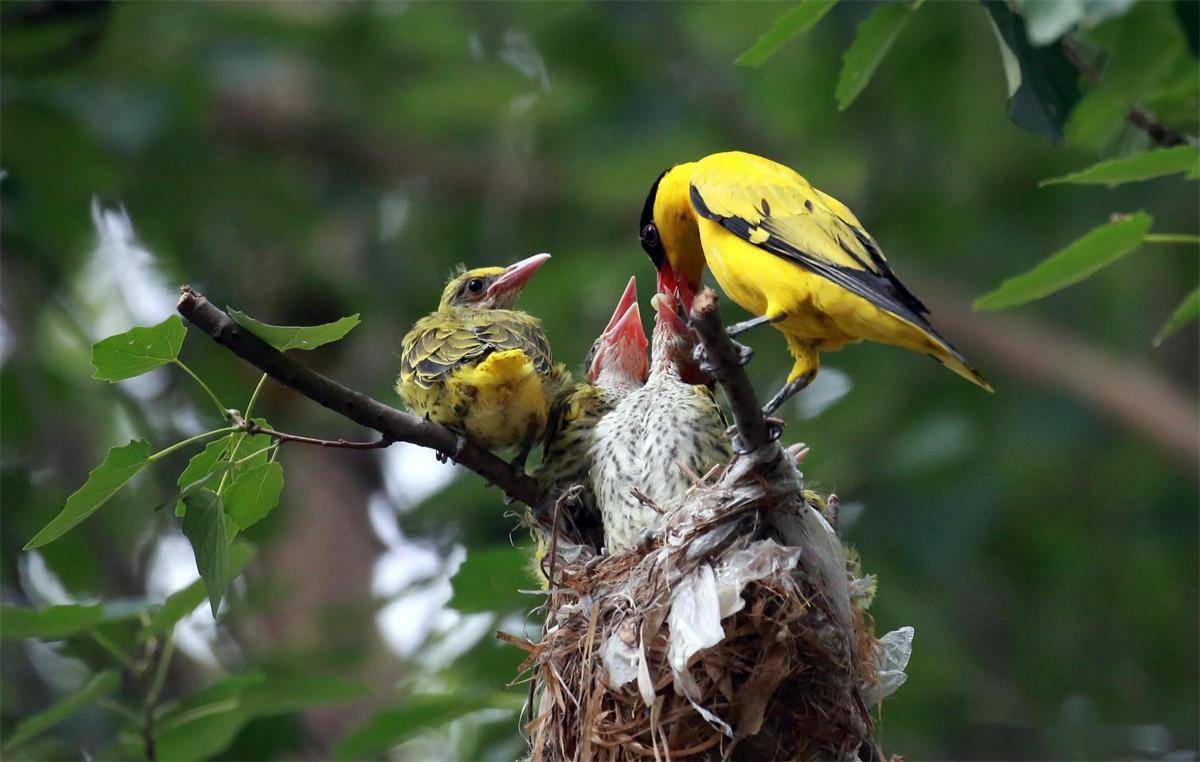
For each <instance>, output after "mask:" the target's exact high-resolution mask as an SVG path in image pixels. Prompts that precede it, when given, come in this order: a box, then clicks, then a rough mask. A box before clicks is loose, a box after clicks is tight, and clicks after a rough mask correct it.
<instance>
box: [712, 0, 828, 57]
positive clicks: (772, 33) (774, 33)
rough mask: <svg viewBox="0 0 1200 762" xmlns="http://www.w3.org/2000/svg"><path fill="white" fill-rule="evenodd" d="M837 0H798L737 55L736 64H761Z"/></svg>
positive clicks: (802, 31) (810, 24)
mask: <svg viewBox="0 0 1200 762" xmlns="http://www.w3.org/2000/svg"><path fill="white" fill-rule="evenodd" d="M836 4H837V0H800V3H799V4H798V5H797V6H796V7H795V8H792V9H791V10H790V11H788V12H787V13H785V14H783V15H782V16H780V17H779V18H778V19H776V20H775V23H774V24H772V25H771V28H770V29H768V30H767V31H766V33H765V34H764V35H763V36H762V37H759V38H758V42H756V43H754V45H753V46H751V48H750V49H749V50H747V51H746V52H745V53H742V54H741V55H740V56H738V59H737V61H735V62H734V63H736V64H737V65H738V66H762V65H763V64H764V63H766V60H767V59H768V58H770V57H771V56H772V55H774V54H775V51H776V50H778V49H779V47H780V46H781V45H783V43H785V42H787V41H788V40H790V39H791V38H792V37H795V36H796V35H799V34H804V33H805V32H807V31H808V30H809V29H812V28H813V27H814V26H816V24H817V22H818V21H820V20H821V19H822V18H823V17H824V16H825V14H826V13H829V10H830V9H831V8H833V6H834V5H836Z"/></svg>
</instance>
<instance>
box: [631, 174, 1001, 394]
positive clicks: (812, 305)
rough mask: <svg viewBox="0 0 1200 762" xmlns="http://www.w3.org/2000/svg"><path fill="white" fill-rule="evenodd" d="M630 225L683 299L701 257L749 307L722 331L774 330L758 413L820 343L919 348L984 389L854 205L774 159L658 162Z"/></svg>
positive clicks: (803, 375)
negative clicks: (773, 387) (781, 366)
mask: <svg viewBox="0 0 1200 762" xmlns="http://www.w3.org/2000/svg"><path fill="white" fill-rule="evenodd" d="M639 236H640V238H641V243H642V248H643V249H645V251H646V253H647V254H649V255H650V258H651V259H652V260H653V261H654V265H655V267H656V268H657V269H658V271H659V277H660V278H662V279H664V280H665V281H666V282H667V283H668V284H670V285H674V286H675V287H676V288H677V289H678V291H679V294H680V296H681V298H682V299H683V301H684V305H685V306H686V307H687V308H688V309H689V310H690V309H691V298H692V295H693V294H694V293H695V291H696V289H697V288H699V285H700V276H701V274H702V272H703V271H704V268H705V265H707V266H708V268H709V269H710V270H712V273H713V277H714V278H716V280H717V283H719V284H720V286H721V288H722V289H723V290H724V291H725V293H726V294H728V295H729V297H730V298H731V299H733V300H734V301H735V302H737V303H738V304H739V305H741V306H742V307H744V308H745V309H747V310H749V311H750V312H752V313H754V314H755V315H758V316H759V317H757V318H754V319H752V320H747V321H744V322H743V323H739V324H737V325H734V326H730V329H729V333H730V334H731V335H735V334H737V333H740V332H742V331H745V330H747V329H749V328H752V327H754V326H756V325H762V324H763V323H771V324H773V325H774V326H775V327H776V328H777V329H778V330H780V331H781V332H783V334H784V337H785V338H786V339H787V345H788V350H789V351H790V353H791V355H792V357H793V359H794V364H793V366H792V370H791V372H790V373H789V374H788V379H787V384H786V385H785V386H784V387H783V388H782V389H781V390H780V391H779V393H778V394H776V395H775V396H774V397H773V398H772V399H771V400H770V402H768V403H767V405H766V407H765V409H764V412H766V413H767V414H768V415H769V414H771V413H773V412H774V411H775V410H776V409H778V407H779V406H780V405H782V404H783V403H784V402H785V401H786V400H787V399H788V398H789V397H791V396H792V395H793V394H795V393H796V392H798V391H800V390H801V389H803V388H804V387H805V386H807V385H808V384H809V383H810V382H811V381H812V379H813V377H814V376H816V373H817V369H818V367H819V364H820V359H819V357H818V353H819V352H827V351H834V350H837V349H840V348H841V347H842V345H844V344H846V343H848V342H853V341H859V340H861V339H868V340H870V341H877V342H881V343H884V344H893V345H895V346H899V347H903V348H904V349H909V350H912V351H915V352H922V353H924V354H927V355H929V356H931V357H933V358H934V359H936V360H937V361H938V362H940V363H942V364H943V365H945V366H946V367H948V368H949V369H950V370H952V371H954V372H955V373H957V374H959V375H960V376H962V377H963V378H965V379H967V380H968V381H970V382H971V383H974V384H977V385H978V386H980V387H982V388H984V389H986V390H987V391H991V390H992V388H991V386H989V385H988V383H987V381H985V380H984V379H983V377H982V376H980V375H979V373H977V372H976V371H975V369H974V368H972V367H971V366H970V364H968V362H967V360H966V358H964V357H963V356H962V355H961V354H960V353H959V352H958V350H956V349H955V348H954V347H953V346H951V345H950V343H949V342H948V341H946V340H945V339H944V338H942V337H941V335H940V334H939V333H938V332H937V331H936V330H935V329H934V327H933V325H932V324H931V323H930V322H929V319H928V316H929V310H928V309H926V308H925V305H923V304H921V302H920V301H919V300H918V299H917V297H916V296H914V295H913V294H912V292H911V291H909V290H908V289H907V288H906V287H905V286H904V284H903V283H901V282H900V280H899V278H897V277H896V274H895V273H894V272H892V269H891V267H890V266H889V265H888V263H887V260H886V259H884V256H883V251H882V250H880V248H879V245H878V244H877V243H875V239H873V238H872V237H871V236H870V235H869V234H868V233H867V232H866V231H865V230H864V229H863V226H862V223H860V222H859V221H858V218H857V217H855V216H854V213H853V212H851V211H850V210H849V209H848V208H846V206H845V205H844V204H842V203H841V202H840V201H838V200H837V199H835V198H833V197H832V196H829V195H827V194H825V193H822V192H821V191H820V190H818V189H816V188H814V187H813V186H812V185H811V184H809V182H808V181H807V180H805V179H804V178H803V177H801V176H800V175H799V174H797V173H796V172H795V171H793V170H791V169H789V168H788V167H785V166H783V165H782V164H777V163H776V162H773V161H771V160H770V159H764V158H763V157H761V156H755V155H753V154H749V153H742V152H740V151H730V152H727V153H717V154H713V155H711V156H707V157H705V158H703V159H700V160H699V161H694V162H690V163H687V164H680V165H678V166H676V167H673V168H672V169H669V170H667V171H666V172H664V173H663V174H662V175H660V176H659V178H658V179H657V180H655V181H654V184H653V185H652V186H651V188H650V194H649V195H648V196H647V198H646V204H645V207H644V208H643V210H642V218H641V222H640V226H639ZM748 355H749V350H746V352H745V356H746V357H747V358H748Z"/></svg>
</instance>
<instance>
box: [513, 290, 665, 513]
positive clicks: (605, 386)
mask: <svg viewBox="0 0 1200 762" xmlns="http://www.w3.org/2000/svg"><path fill="white" fill-rule="evenodd" d="M648 345H649V341H648V340H647V339H646V333H645V331H644V330H642V316H641V311H640V309H639V308H638V304H637V279H636V278H630V279H629V283H628V285H626V286H625V291H624V293H622V294H621V298H620V300H619V301H618V302H617V308H616V310H614V311H613V314H612V318H610V319H609V321H608V325H606V326H605V327H604V330H603V331H601V332H600V335H599V336H598V337H597V338H596V340H595V341H594V342H593V343H592V346H591V349H590V350H589V351H588V354H587V358H586V359H585V360H584V374H585V377H586V379H587V381H586V382H585V383H579V384H575V385H573V386H568V387H566V388H564V390H563V393H562V394H560V395H559V397H558V399H556V400H555V401H554V403H553V404H552V405H551V408H550V423H549V425H548V426H547V429H546V441H545V446H544V448H543V455H542V465H541V467H540V468H539V469H538V472H537V477H538V479H539V481H541V483H542V484H543V485H544V486H545V487H547V489H562V488H565V487H568V486H570V485H572V484H581V485H583V487H584V488H585V489H584V494H583V496H582V497H583V502H584V503H585V505H587V506H591V507H594V506H595V498H594V496H593V493H592V478H591V466H592V463H591V458H590V448H591V442H592V435H593V433H594V431H595V427H596V422H597V421H599V420H600V418H601V417H602V416H604V415H606V414H607V413H608V412H609V411H611V410H612V409H613V408H614V407H616V405H617V403H618V402H620V401H621V400H622V399H624V398H625V397H626V396H628V395H629V394H630V393H631V392H633V391H634V390H636V389H638V388H639V387H641V385H642V384H644V383H645V382H646V374H647V365H646V347H647V346H648Z"/></svg>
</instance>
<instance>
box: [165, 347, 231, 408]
mask: <svg viewBox="0 0 1200 762" xmlns="http://www.w3.org/2000/svg"><path fill="white" fill-rule="evenodd" d="M173 362H174V363H175V364H176V365H178V366H179V367H180V368H181V369H183V372H184V373H186V374H188V375H189V376H191V377H192V380H194V381H195V382H196V383H198V384H200V386H201V388H203V389H204V391H205V392H207V393H208V398H209V399H211V400H212V401H213V404H214V405H216V406H217V411H218V412H220V414H221V417H222V418H226V419H227V418H229V411H228V410H227V409H226V408H225V406H224V405H222V404H221V400H219V399H217V394H216V392H214V391H213V390H212V388H211V387H209V385H208V384H206V383H204V380H203V379H201V378H200V377H199V376H197V375H196V374H195V373H193V372H192V369H191V368H189V367H188V366H187V363H185V362H184V361H183V360H180V359H179V358H178V357H176V358H175V359H174V361H173Z"/></svg>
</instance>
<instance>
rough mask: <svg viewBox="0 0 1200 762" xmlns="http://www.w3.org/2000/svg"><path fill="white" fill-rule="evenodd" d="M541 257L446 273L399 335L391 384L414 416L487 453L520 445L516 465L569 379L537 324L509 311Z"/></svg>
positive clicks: (537, 436)
mask: <svg viewBox="0 0 1200 762" xmlns="http://www.w3.org/2000/svg"><path fill="white" fill-rule="evenodd" d="M548 259H550V255H549V254H537V255H534V256H532V257H529V258H527V259H523V260H521V261H520V262H517V263H516V264H513V265H509V266H508V267H480V268H476V269H473V270H467V271H466V272H464V273H462V274H461V275H457V276H455V277H454V278H452V279H451V280H450V282H449V283H447V284H446V288H445V290H444V291H443V292H442V299H441V302H440V304H439V305H438V309H437V311H436V312H434V313H432V314H430V315H427V316H425V317H423V318H421V319H420V320H418V321H417V323H416V325H414V326H413V328H412V330H411V331H409V332H408V335H406V336H405V337H404V342H403V347H402V350H401V355H400V378H399V380H398V381H397V382H396V390H397V391H398V392H399V393H400V396H401V397H402V398H403V399H404V403H405V404H406V405H407V406H408V407H409V409H410V410H412V411H413V412H414V413H416V414H417V415H421V416H425V417H427V418H429V419H431V420H434V421H437V422H438V423H440V424H443V425H444V426H447V427H449V428H451V429H454V430H455V431H457V432H460V433H462V434H464V435H466V437H467V438H468V439H470V440H471V441H472V442H474V443H476V444H478V445H480V446H481V447H486V448H487V449H489V450H504V449H508V448H512V447H517V448H519V452H518V454H517V458H516V460H514V461H513V464H514V465H515V466H517V467H518V468H520V467H522V466H523V465H524V463H525V458H526V457H527V456H528V455H529V451H530V450H531V449H532V447H533V445H534V444H535V443H536V442H537V441H538V440H540V439H541V437H542V436H543V434H544V433H545V431H546V422H547V418H548V416H549V409H550V400H551V399H552V398H553V397H554V396H555V395H556V394H558V390H559V389H560V388H562V387H564V386H566V385H567V384H568V383H569V381H570V374H568V373H567V371H566V369H565V368H564V367H563V366H562V365H556V364H555V363H554V359H553V357H552V356H551V353H550V344H549V342H548V341H547V340H546V334H545V332H544V331H543V330H542V324H541V322H540V321H539V320H538V319H537V318H535V317H533V316H532V315H529V314H527V313H525V312H521V311H519V310H514V309H512V307H513V305H514V304H515V303H516V301H517V297H518V296H519V295H520V293H521V289H522V288H523V287H524V286H525V284H526V283H527V282H528V281H529V279H530V278H531V277H532V276H533V274H534V273H535V272H536V271H537V269H538V268H539V267H541V266H542V265H543V264H545V262H546V260H548Z"/></svg>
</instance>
